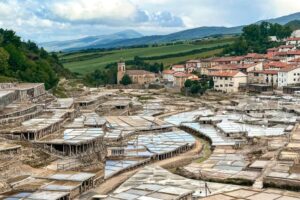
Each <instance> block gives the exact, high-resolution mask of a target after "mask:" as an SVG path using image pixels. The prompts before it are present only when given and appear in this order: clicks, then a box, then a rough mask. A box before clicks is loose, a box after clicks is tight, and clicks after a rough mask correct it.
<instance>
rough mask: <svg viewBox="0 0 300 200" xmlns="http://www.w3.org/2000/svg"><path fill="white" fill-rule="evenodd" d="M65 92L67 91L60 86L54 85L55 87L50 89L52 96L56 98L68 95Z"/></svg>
mask: <svg viewBox="0 0 300 200" xmlns="http://www.w3.org/2000/svg"><path fill="white" fill-rule="evenodd" d="M66 92H67V91H66V90H65V88H64V87H62V86H56V87H55V88H53V89H52V94H53V95H54V96H56V97H57V98H68V95H67V93H66Z"/></svg>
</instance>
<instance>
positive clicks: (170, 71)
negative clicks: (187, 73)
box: [162, 69, 175, 74]
mask: <svg viewBox="0 0 300 200" xmlns="http://www.w3.org/2000/svg"><path fill="white" fill-rule="evenodd" d="M162 73H163V74H174V73H175V71H174V70H170V69H169V70H164V71H163V72H162Z"/></svg>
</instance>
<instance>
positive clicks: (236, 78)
mask: <svg viewBox="0 0 300 200" xmlns="http://www.w3.org/2000/svg"><path fill="white" fill-rule="evenodd" d="M210 76H212V77H213V81H214V89H215V90H217V91H222V92H228V93H229V92H238V91H239V87H240V85H241V84H247V75H246V74H244V73H242V72H239V71H218V72H213V73H211V74H210Z"/></svg>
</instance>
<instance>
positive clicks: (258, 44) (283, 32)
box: [223, 22, 292, 55]
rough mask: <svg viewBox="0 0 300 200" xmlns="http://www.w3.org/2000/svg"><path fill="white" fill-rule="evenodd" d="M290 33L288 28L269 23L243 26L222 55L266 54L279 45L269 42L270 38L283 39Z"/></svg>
mask: <svg viewBox="0 0 300 200" xmlns="http://www.w3.org/2000/svg"><path fill="white" fill-rule="evenodd" d="M291 33H292V29H291V28H290V27H288V26H282V25H280V24H272V23H269V22H262V23H260V24H252V25H249V26H245V27H244V28H243V33H242V35H241V36H240V37H238V38H237V39H236V41H235V42H234V43H233V44H232V45H230V46H229V47H227V48H225V49H224V51H223V53H224V54H232V55H244V54H247V53H251V52H255V53H266V51H267V49H268V48H271V47H276V46H279V45H281V43H280V42H272V41H270V36H276V37H277V38H278V39H284V38H287V37H289V36H290V35H291Z"/></svg>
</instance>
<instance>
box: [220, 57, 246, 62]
mask: <svg viewBox="0 0 300 200" xmlns="http://www.w3.org/2000/svg"><path fill="white" fill-rule="evenodd" d="M242 60H244V57H243V56H236V57H221V58H216V59H215V60H214V61H215V62H230V61H242Z"/></svg>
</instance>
